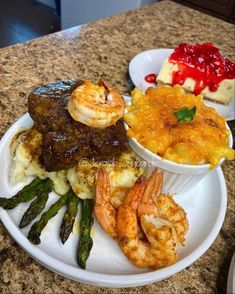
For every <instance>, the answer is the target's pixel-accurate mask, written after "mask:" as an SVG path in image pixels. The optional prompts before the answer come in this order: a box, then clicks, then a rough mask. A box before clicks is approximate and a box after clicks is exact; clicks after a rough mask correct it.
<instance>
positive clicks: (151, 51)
mask: <svg viewBox="0 0 235 294" xmlns="http://www.w3.org/2000/svg"><path fill="white" fill-rule="evenodd" d="M162 50H163V51H169V52H173V51H174V48H154V49H149V50H145V51H141V52H139V53H138V54H136V55H135V56H134V57H133V58H132V59H131V60H130V62H129V65H128V73H129V77H130V79H131V81H132V83H133V84H134V86H135V87H138V86H137V85H136V84H137V83H136V81H135V79H134V78H133V76H134V75H133V74H132V72H134V70H133V69H132V67H133V63H134V62H135V60H136V59H138V58H139V57H141V55H145V54H147V53H153V52H154V53H155V52H157V51H162ZM233 101H234V103H235V98H234V99H233V100H232V101H231V102H230V103H232V102H233ZM206 102H208V103H214V104H219V103H217V102H213V101H211V100H206V101H205V103H206ZM222 105H223V104H222ZM228 105H229V104H228ZM228 105H223V106H228ZM210 107H213V106H210ZM225 119H226V121H232V120H235V114H234V116H232V114H230V115H229V116H226V117H225Z"/></svg>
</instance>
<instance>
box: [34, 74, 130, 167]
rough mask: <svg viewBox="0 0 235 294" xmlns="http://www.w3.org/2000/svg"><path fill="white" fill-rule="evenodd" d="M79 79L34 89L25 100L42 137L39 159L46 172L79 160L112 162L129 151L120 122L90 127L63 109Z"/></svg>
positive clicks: (69, 165)
mask: <svg viewBox="0 0 235 294" xmlns="http://www.w3.org/2000/svg"><path fill="white" fill-rule="evenodd" d="M82 83H83V82H82V81H80V80H66V81H58V82H55V83H50V84H47V85H45V86H41V87H38V88H36V89H35V90H34V91H33V92H32V93H31V94H30V95H29V97H28V110H29V114H30V116H31V117H32V119H33V120H34V122H35V127H36V129H38V130H39V131H40V132H41V133H42V134H43V147H42V156H41V160H42V163H43V165H44V166H45V168H46V170H47V171H57V170H61V169H67V168H69V167H72V166H74V165H75V164H76V163H77V162H78V161H79V160H80V159H82V158H94V159H95V160H108V159H113V158H114V159H115V158H116V157H117V156H118V155H119V154H120V153H121V152H122V151H124V150H125V149H127V148H128V143H127V142H128V140H127V136H126V131H125V128H124V125H123V122H122V121H121V120H119V121H118V122H117V123H116V124H115V125H113V126H111V127H108V128H104V129H98V128H91V127H89V126H86V125H84V124H82V123H79V122H76V121H75V120H73V118H72V117H71V116H70V114H69V112H68V111H67V109H66V105H67V101H68V99H69V97H70V94H71V93H72V91H73V90H74V89H75V88H76V87H78V86H79V85H81V84H82Z"/></svg>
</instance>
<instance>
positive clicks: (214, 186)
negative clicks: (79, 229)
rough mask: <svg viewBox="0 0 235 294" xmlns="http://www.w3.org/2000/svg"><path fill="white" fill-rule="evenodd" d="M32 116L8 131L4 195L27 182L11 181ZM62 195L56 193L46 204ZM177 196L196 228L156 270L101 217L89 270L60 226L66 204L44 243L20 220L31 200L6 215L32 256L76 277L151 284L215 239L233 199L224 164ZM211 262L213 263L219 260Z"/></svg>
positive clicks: (0, 191)
mask: <svg viewBox="0 0 235 294" xmlns="http://www.w3.org/2000/svg"><path fill="white" fill-rule="evenodd" d="M31 126H32V120H31V118H30V117H29V115H28V114H25V115H24V116H23V117H21V118H20V119H19V120H18V121H17V122H15V123H14V124H13V125H12V127H11V128H10V129H9V130H8V131H7V132H6V134H5V135H4V137H3V138H2V140H1V142H0V166H1V177H0V195H1V197H3V196H6V197H11V196H12V195H14V194H15V193H16V192H17V191H18V190H19V189H20V188H22V186H23V185H24V184H25V183H22V184H19V185H15V186H11V185H10V184H9V169H10V162H11V159H10V154H9V143H10V140H11V138H12V137H13V135H14V134H15V133H16V132H17V131H18V130H19V128H21V127H27V128H28V127H31ZM57 198H58V196H57V195H56V194H55V193H51V194H50V199H49V201H48V203H47V205H46V209H47V208H48V207H49V206H50V205H51V204H52V203H53V202H55V201H56V199H57ZM175 199H176V201H177V202H178V203H179V204H180V205H182V206H183V208H184V209H185V210H186V212H187V216H188V220H189V225H190V229H189V232H188V234H187V237H186V246H184V247H182V248H179V261H178V262H177V263H176V264H174V265H172V266H169V267H167V268H163V269H160V270H156V271H151V270H148V269H146V270H141V269H138V268H136V267H134V266H132V265H131V264H130V262H129V261H128V260H127V259H126V257H125V256H124V255H123V254H122V253H121V251H120V249H119V247H118V245H117V244H116V243H115V242H114V241H113V240H111V238H109V237H108V236H107V235H106V234H105V233H104V232H103V231H102V229H101V228H100V227H99V225H98V224H97V223H96V222H95V224H94V228H93V230H92V237H93V240H94V246H93V248H92V251H91V254H90V257H89V260H88V262H87V269H86V270H82V269H80V268H78V266H77V265H76V248H77V244H78V234H72V235H71V236H70V238H69V239H68V241H67V242H66V243H65V245H62V243H61V242H60V239H59V226H60V223H61V219H62V213H63V209H62V210H61V211H60V212H59V214H58V215H57V216H56V217H54V218H53V219H52V220H51V221H50V222H49V223H48V225H47V227H46V228H45V229H44V231H43V233H42V235H41V244H40V245H39V246H34V245H32V244H31V243H30V242H29V241H28V239H27V237H26V236H27V233H28V230H29V227H30V226H28V227H26V228H25V229H22V230H20V229H19V228H18V224H19V222H20V218H21V216H22V214H23V212H24V211H25V210H26V208H27V207H28V205H29V204H20V205H19V206H18V207H17V208H15V209H13V210H8V211H6V210H4V209H2V208H0V218H1V220H2V222H3V224H4V226H5V227H6V229H7V230H8V232H9V234H10V235H11V236H12V237H13V238H14V239H15V241H16V242H17V243H18V244H19V246H20V247H22V248H23V249H24V250H25V251H26V252H27V253H28V254H29V255H30V256H32V257H33V258H34V259H35V260H37V261H38V262H39V263H41V264H42V265H44V266H45V267H47V268H48V269H50V270H52V271H54V272H56V273H58V274H60V275H63V276H65V277H68V278H70V279H73V280H76V281H80V282H85V283H89V284H94V285H96V286H105V287H130V286H137V285H143V284H149V283H152V282H155V281H160V280H162V279H165V278H168V277H170V276H172V275H174V274H176V273H177V272H179V271H181V270H182V269H184V268H186V267H187V266H189V265H190V264H191V263H193V262H194V261H195V260H197V259H198V258H199V257H200V256H201V255H202V254H203V253H204V252H205V251H206V250H207V249H208V248H209V247H210V245H211V244H212V242H213V241H214V240H215V238H216V236H217V234H218V233H219V230H220V228H221V226H222V223H223V220H224V216H225V211H226V202H227V191H226V185H225V181H224V177H223V173H222V171H221V169H220V168H219V169H217V170H214V171H213V172H211V173H210V174H209V175H208V176H207V177H206V178H205V179H203V180H202V181H201V182H200V183H199V184H198V185H197V186H195V187H193V188H192V190H191V191H189V192H187V194H181V195H176V196H175ZM208 262H211V263H213V260H210V261H208Z"/></svg>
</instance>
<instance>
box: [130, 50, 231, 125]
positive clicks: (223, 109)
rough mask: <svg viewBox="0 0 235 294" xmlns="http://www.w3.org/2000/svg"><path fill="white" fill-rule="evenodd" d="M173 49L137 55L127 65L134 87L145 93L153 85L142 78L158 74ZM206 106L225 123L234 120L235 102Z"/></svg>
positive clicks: (209, 103)
mask: <svg viewBox="0 0 235 294" xmlns="http://www.w3.org/2000/svg"><path fill="white" fill-rule="evenodd" d="M172 52H173V49H153V50H148V51H144V52H141V53H139V54H137V55H136V56H135V57H134V58H133V59H132V60H131V61H130V64H129V75H130V78H131V80H132V82H133V83H134V85H135V86H136V87H138V88H140V89H141V90H143V91H145V90H146V89H147V88H148V87H154V86H155V84H150V83H147V82H146V81H145V80H144V78H145V76H146V75H148V74H150V73H155V74H157V73H159V71H160V69H161V67H162V64H163V61H164V60H165V59H166V58H168V57H169V56H170V55H171V53H172ZM206 104H207V105H208V106H210V107H214V108H215V109H216V110H217V111H218V112H219V113H220V114H221V115H222V116H224V117H225V118H226V120H227V121H229V120H233V119H235V111H234V109H235V101H234V100H233V101H232V102H230V103H229V104H228V105H222V104H219V103H214V102H211V101H208V100H206Z"/></svg>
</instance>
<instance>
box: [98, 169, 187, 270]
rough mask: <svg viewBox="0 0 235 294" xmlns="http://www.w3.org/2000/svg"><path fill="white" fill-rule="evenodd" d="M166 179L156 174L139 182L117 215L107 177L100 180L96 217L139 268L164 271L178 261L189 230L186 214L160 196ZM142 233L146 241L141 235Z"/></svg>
mask: <svg viewBox="0 0 235 294" xmlns="http://www.w3.org/2000/svg"><path fill="white" fill-rule="evenodd" d="M162 182H163V175H162V173H161V172H157V171H154V172H153V173H152V175H151V177H150V178H149V179H148V180H146V179H144V178H139V179H138V180H137V181H136V183H135V185H134V187H133V188H132V189H131V190H130V191H129V192H128V194H127V196H126V198H125V199H124V201H123V203H122V204H121V205H120V207H119V208H118V210H117V211H116V210H115V209H114V208H113V207H112V205H111V203H110V199H109V197H110V196H109V195H108V194H109V182H108V174H107V173H106V172H105V171H102V170H100V171H99V174H98V178H97V192H96V204H95V214H96V217H97V219H98V222H99V223H100V225H101V226H102V228H103V229H104V230H105V231H106V232H107V233H108V234H109V235H110V236H111V237H112V238H113V239H115V240H116V241H117V242H118V243H119V245H120V248H121V250H122V251H123V253H124V254H125V255H126V256H127V258H128V259H129V260H130V261H131V262H132V263H133V264H135V265H136V266H138V267H142V268H145V267H150V268H161V267H165V266H168V265H170V264H173V263H175V262H176V261H177V258H178V255H177V252H176V246H177V244H183V242H184V236H185V234H186V232H187V230H188V221H187V218H186V214H185V212H184V210H183V209H182V208H181V207H180V206H179V205H178V204H176V203H175V202H174V200H173V198H172V197H171V196H170V195H164V194H161V189H162ZM140 230H141V231H143V233H144V237H145V238H141V237H140V236H141V234H140V233H139V232H140Z"/></svg>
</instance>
